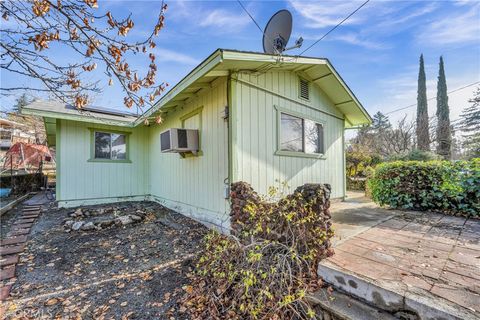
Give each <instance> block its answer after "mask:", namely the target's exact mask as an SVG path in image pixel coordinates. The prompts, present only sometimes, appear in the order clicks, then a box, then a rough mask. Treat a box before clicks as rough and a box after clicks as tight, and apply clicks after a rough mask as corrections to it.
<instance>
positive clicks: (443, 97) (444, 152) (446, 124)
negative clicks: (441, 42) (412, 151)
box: [437, 57, 452, 160]
mask: <svg viewBox="0 0 480 320" xmlns="http://www.w3.org/2000/svg"><path fill="white" fill-rule="evenodd" d="M437 120H438V125H437V153H438V154H439V155H440V156H442V157H443V158H444V159H446V160H450V159H451V157H452V150H451V149H452V133H451V129H450V110H449V108H448V95H447V80H446V79H445V69H444V66H443V57H440V68H439V72H438V82H437Z"/></svg>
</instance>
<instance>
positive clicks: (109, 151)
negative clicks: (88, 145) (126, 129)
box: [95, 132, 127, 160]
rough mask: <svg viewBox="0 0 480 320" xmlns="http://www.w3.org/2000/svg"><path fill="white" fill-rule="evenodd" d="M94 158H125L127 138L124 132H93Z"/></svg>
mask: <svg viewBox="0 0 480 320" xmlns="http://www.w3.org/2000/svg"><path fill="white" fill-rule="evenodd" d="M95 159H109V160H125V159H127V139H126V136H125V135H124V134H117V133H108V132H95Z"/></svg>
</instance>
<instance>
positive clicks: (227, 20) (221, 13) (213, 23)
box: [200, 9, 250, 30]
mask: <svg viewBox="0 0 480 320" xmlns="http://www.w3.org/2000/svg"><path fill="white" fill-rule="evenodd" d="M248 23H250V21H249V18H248V16H246V15H245V14H244V13H243V12H241V13H239V12H231V11H227V10H224V9H215V10H213V11H211V12H210V13H209V14H208V15H207V16H206V17H205V18H203V19H202V20H201V21H200V26H202V27H218V28H223V27H228V28H229V29H230V30H234V29H238V28H242V27H244V26H246V25H247V24H248Z"/></svg>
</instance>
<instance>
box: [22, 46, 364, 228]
mask: <svg viewBox="0 0 480 320" xmlns="http://www.w3.org/2000/svg"><path fill="white" fill-rule="evenodd" d="M22 113H24V114H32V115H37V116H42V117H44V121H45V126H46V131H47V136H48V141H49V145H50V146H52V145H54V144H56V153H57V158H56V161H57V200H58V203H59V205H60V206H66V207H71V206H78V205H83V204H95V203H107V202H115V201H126V200H143V199H151V200H154V201H158V202H160V203H162V204H163V205H165V206H167V207H169V208H172V209H174V210H176V211H179V212H182V213H184V214H186V215H189V216H191V217H194V218H196V219H198V220H200V221H203V222H206V223H209V224H213V225H215V226H218V227H222V228H224V227H227V228H228V226H229V211H230V210H229V201H228V186H229V183H231V182H235V181H246V182H248V183H250V184H251V185H252V186H253V188H254V189H255V190H257V191H258V192H259V193H263V194H265V193H267V191H268V187H270V186H278V184H279V182H287V183H288V185H290V186H291V187H292V189H293V188H295V187H297V186H299V185H302V184H304V183H329V184H331V185H332V197H333V198H343V197H344V196H345V156H344V145H345V143H344V130H345V128H352V127H356V126H360V125H364V124H368V123H370V122H371V118H370V116H369V115H368V113H367V112H366V111H365V109H364V108H363V107H362V105H361V104H360V102H359V101H358V100H357V98H356V97H355V96H354V94H353V93H352V92H351V91H350V89H349V88H348V87H347V85H346V84H345V83H344V81H343V80H342V79H341V77H340V76H339V75H338V73H337V72H336V71H335V69H334V68H333V66H332V65H331V64H330V62H329V61H328V60H327V59H320V58H306V57H293V56H282V57H278V56H271V55H266V54H259V53H251V52H239V51H231V50H221V49H219V50H216V51H215V52H214V53H213V54H212V55H210V56H209V57H208V58H207V59H206V60H205V61H203V62H202V63H201V64H200V65H199V66H197V67H196V68H195V69H194V70H193V71H192V72H190V73H189V74H188V75H187V76H186V77H185V78H183V79H182V80H181V81H180V82H179V83H178V84H177V85H176V86H175V87H173V88H172V89H171V90H170V91H169V92H168V93H167V94H165V95H164V96H163V97H162V98H161V99H160V100H159V101H158V102H157V103H156V104H155V106H154V107H153V108H151V109H150V110H148V111H147V112H146V113H145V114H144V115H142V116H141V117H138V118H136V117H133V116H131V115H120V114H114V113H108V112H104V111H103V112H101V111H98V110H97V111H95V110H93V109H89V111H85V110H82V111H80V110H76V109H74V108H73V107H69V106H65V105H62V104H59V103H56V102H42V101H35V102H33V103H32V104H31V105H28V106H26V107H25V108H23V109H22ZM159 114H161V116H162V118H163V119H164V120H163V122H162V124H160V125H157V124H155V123H154V121H153V119H154V118H155V116H156V115H159ZM145 119H150V123H152V124H151V125H150V126H146V125H144V121H145ZM169 128H188V129H198V132H199V137H198V138H199V141H198V145H199V150H198V152H196V154H182V156H180V155H179V154H175V153H164V152H161V144H160V134H161V133H162V132H164V131H165V130H167V129H169ZM162 145H163V140H162Z"/></svg>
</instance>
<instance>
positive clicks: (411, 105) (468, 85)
mask: <svg viewBox="0 0 480 320" xmlns="http://www.w3.org/2000/svg"><path fill="white" fill-rule="evenodd" d="M478 83H480V81H477V82H473V83H470V84H467V85H466V86H463V87H460V88H457V89H455V90H452V91H449V92H447V94H450V93H454V92H457V91H460V90H463V89H466V88H468V87H471V86H474V85H476V84H478ZM433 99H436V98H435V97H432V98H429V99H427V101H430V100H433ZM416 105H417V104H416V103H413V104H410V105H408V106H405V107H400V108H398V109H394V110H392V111H389V112H386V113H384V114H385V115H387V114H391V113H394V112H397V111H402V110H405V109H408V108H411V107H415V106H416Z"/></svg>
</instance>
